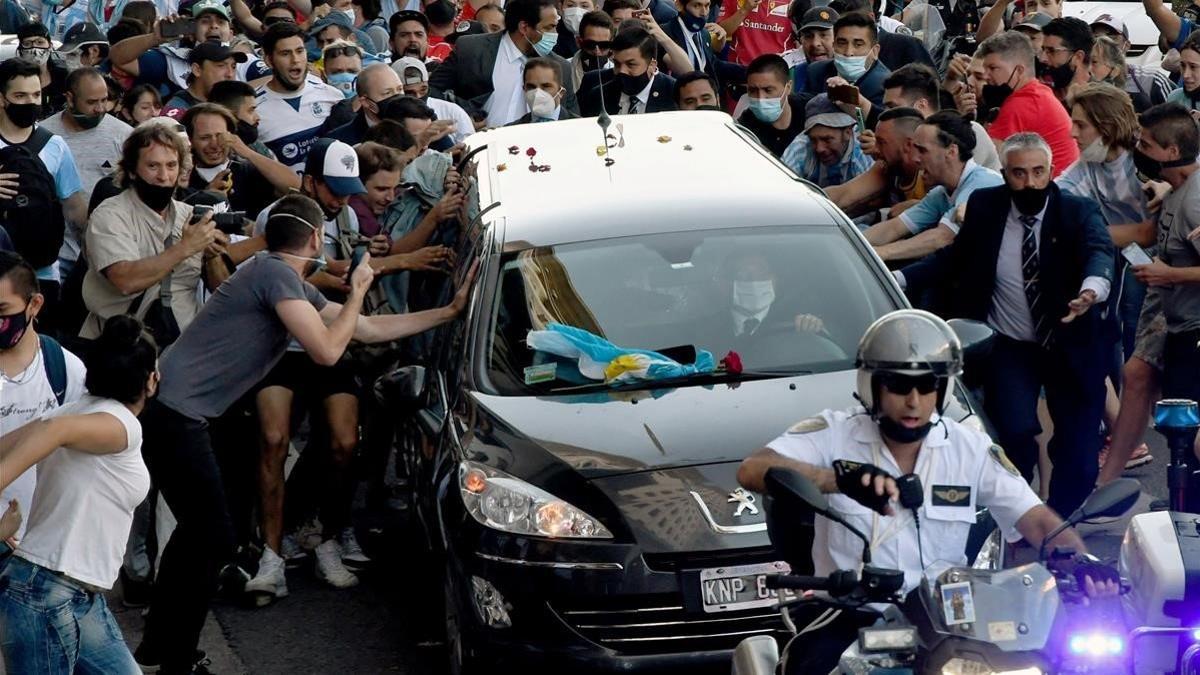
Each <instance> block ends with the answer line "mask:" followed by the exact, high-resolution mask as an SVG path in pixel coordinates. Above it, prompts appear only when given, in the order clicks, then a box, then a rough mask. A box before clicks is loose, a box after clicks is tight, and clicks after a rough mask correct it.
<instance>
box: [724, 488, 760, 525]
mask: <svg viewBox="0 0 1200 675" xmlns="http://www.w3.org/2000/svg"><path fill="white" fill-rule="evenodd" d="M725 501H726V502H728V503H730V504H735V503H736V504H737V505H738V506H737V509H736V510H734V512H733V517H734V518H738V517H740V516H741V515H742V513H743V512H744V511H746V510H747V509H749V511H750V515H752V516H757V515H758V507H757V506H755V505H754V495H752V494H750V493H749V492H746V490H745V489H743V488H738V489H736V490H734V491H733V492H730V493H729V499H726V500H725Z"/></svg>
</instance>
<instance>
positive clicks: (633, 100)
mask: <svg viewBox="0 0 1200 675" xmlns="http://www.w3.org/2000/svg"><path fill="white" fill-rule="evenodd" d="M638 103H641V101H639V100H638V99H637V97H635V96H630V97H629V114H630V115H636V114H638Z"/></svg>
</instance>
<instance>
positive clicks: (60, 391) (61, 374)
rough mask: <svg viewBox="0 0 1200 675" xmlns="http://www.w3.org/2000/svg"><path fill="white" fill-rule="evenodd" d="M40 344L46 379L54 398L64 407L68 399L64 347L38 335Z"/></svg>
mask: <svg viewBox="0 0 1200 675" xmlns="http://www.w3.org/2000/svg"><path fill="white" fill-rule="evenodd" d="M38 342H40V343H41V348H42V367H44V368H45V369H46V379H47V380H49V382H50V388H51V389H52V390H54V398H56V399H58V404H59V405H62V404H63V400H64V399H65V398H66V397H67V358H66V357H65V356H64V355H63V348H62V345H60V344H58V340H55V339H54V338H52V337H50V336H49V335H42V334H40V333H39V334H38Z"/></svg>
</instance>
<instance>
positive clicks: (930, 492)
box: [738, 309, 1118, 673]
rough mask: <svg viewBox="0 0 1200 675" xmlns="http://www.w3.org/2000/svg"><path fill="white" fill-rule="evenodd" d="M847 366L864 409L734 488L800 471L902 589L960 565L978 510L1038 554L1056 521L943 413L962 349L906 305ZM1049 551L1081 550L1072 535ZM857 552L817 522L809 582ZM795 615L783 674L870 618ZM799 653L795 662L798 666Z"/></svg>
mask: <svg viewBox="0 0 1200 675" xmlns="http://www.w3.org/2000/svg"><path fill="white" fill-rule="evenodd" d="M856 365H857V368H858V387H857V389H858V392H857V396H856V398H858V400H859V401H860V402H861V403H862V407H854V408H851V409H849V410H845V411H841V410H825V411H823V412H821V413H820V414H818V415H816V416H814V417H810V418H807V419H805V420H802V421H800V422H798V423H797V424H795V425H794V426H792V427H791V428H790V429H788V430H787V432H786V433H784V434H783V435H782V436H780V437H779V438H777V439H775V440H774V441H771V442H770V443H769V444H767V447H765V448H762V449H760V450H758V451H756V452H755V453H753V454H752V455H750V456H749V457H747V458H746V459H745V461H743V462H742V465H741V466H740V467H739V469H738V482H739V483H741V485H742V486H743V487H745V488H746V489H748V490H754V491H758V492H763V491H764V484H763V477H764V476H765V474H766V472H767V470H768V469H770V468H771V467H775V466H783V467H788V468H791V469H794V470H796V471H799V472H800V473H801V474H803V475H804V476H805V477H807V478H808V479H809V480H811V481H813V482H814V483H815V484H816V485H817V486H818V487H820V489H821V491H822V492H825V493H828V494H829V505H830V508H831V509H832V510H835V511H837V512H838V513H840V514H841V515H842V516H843V517H844V518H845V519H846V520H847V521H848V522H849V523H850V524H852V525H854V526H855V527H856V528H857V529H858V530H859V531H861V532H863V533H864V534H866V535H867V538H868V539H869V541H870V546H871V555H872V564H874V565H876V566H878V567H883V568H890V569H897V570H902V571H904V573H905V578H904V588H903V592H905V593H908V592H909V591H911V590H913V589H914V588H916V587H918V586H919V584H920V579H921V577H922V575H923V573H928V575H929V576H930V578H933V577H934V576H935V575H937V574H939V573H940V572H941V571H943V570H944V569H946V568H947V567H951V566H965V565H966V564H967V558H966V553H965V551H966V546H967V537H968V535H969V533H970V530H971V526H972V525H973V524H974V523H975V512H976V510H977V509H978V508H980V507H987V509H988V510H989V511H990V512H991V514H992V517H993V518H994V519H995V520H996V523H997V524H998V525H999V527H1000V528H1001V530H1002V532H1003V533H1004V536H1005V538H1006V539H1007V540H1008V541H1010V542H1012V541H1017V540H1018V539H1021V538H1024V539H1025V540H1026V541H1028V542H1030V543H1031V544H1032V545H1034V546H1040V545H1041V544H1042V541H1043V539H1044V538H1045V536H1046V535H1047V534H1049V533H1050V531H1051V530H1053V529H1054V528H1055V527H1057V526H1058V525H1059V524H1060V523H1062V520H1061V519H1060V518H1059V516H1058V515H1057V514H1055V513H1054V512H1053V511H1052V510H1050V508H1049V507H1047V506H1046V505H1045V504H1043V503H1042V501H1041V500H1040V499H1039V498H1038V496H1037V495H1036V494H1034V492H1033V490H1031V489H1030V487H1029V485H1028V483H1026V482H1025V481H1024V480H1023V479H1022V478H1021V475H1020V473H1019V472H1018V471H1017V470H1016V468H1014V467H1013V465H1012V463H1011V462H1009V460H1008V458H1007V457H1005V455H1004V451H1003V450H1002V449H1001V448H1000V447H999V446H997V445H995V444H993V443H992V441H991V439H990V438H989V437H988V436H987V434H985V433H983V432H981V431H977V430H975V429H972V428H971V427H968V426H966V425H963V424H960V423H958V422H956V421H954V420H952V419H948V418H945V417H942V416H941V412H942V410H943V407H944V404H945V399H946V396H947V395H948V394H949V393H950V391H951V387H953V386H954V379H955V378H956V377H958V376H960V375H961V374H962V367H963V352H962V345H961V343H960V342H959V339H958V337H957V336H956V335H955V333H954V331H953V330H952V329H951V328H950V326H949V325H948V324H946V322H945V321H942V320H941V319H940V318H938V317H937V316H935V315H933V314H930V313H928V312H923V311H919V310H911V309H905V310H899V311H896V312H892V313H890V314H887V315H886V316H884V317H882V318H880V319H879V320H878V321H876V322H875V323H873V324H872V325H871V326H870V327H869V328H868V329H867V331H866V333H865V334H864V335H863V337H862V340H861V341H860V342H859V345H858V356H857V363H856ZM1067 470H1069V468H1068V469H1067ZM907 474H917V475H918V476H919V477H920V479H921V484H922V486H924V492H925V494H924V503H923V504H922V505H921V506H920V508H919V509H918V514H919V528H918V527H917V525H918V523H917V522H915V521H916V519H915V518H914V515H913V513H912V512H911V511H909V510H907V509H902V508H901V507H900V505H899V502H898V499H899V496H900V494H899V489H898V487H897V478H898V477H901V476H905V475H907ZM1050 546H1051V547H1055V546H1058V547H1069V548H1071V549H1074V551H1076V552H1077V553H1079V554H1083V553H1085V552H1086V547H1085V546H1084V544H1083V540H1082V539H1080V537H1079V535H1078V534H1077V533H1076V532H1075V531H1074V530H1073V529H1067V530H1065V531H1064V532H1063V533H1062V534H1060V535H1058V536H1057V537H1056V538H1055V539H1054V541H1052V542H1050ZM862 549H863V544H862V541H861V540H860V539H859V538H857V537H856V536H855V535H853V534H852V533H851V532H850V531H849V530H848V529H847V528H845V527H843V526H842V525H840V524H837V523H834V522H832V521H830V520H828V519H825V518H817V522H816V523H815V524H814V539H813V547H812V554H813V566H814V569H815V573H816V574H818V575H827V574H829V573H831V572H833V571H835V570H838V569H858V568H859V566H860V564H861V560H862ZM926 567H928V569H926ZM1077 572H1082V575H1081V576H1082V577H1083V579H1082V580H1083V584H1084V586H1085V587H1086V589H1087V591H1088V593H1089V595H1110V594H1115V593H1116V592H1117V590H1118V585H1117V576H1116V572H1115V570H1112V569H1111V568H1108V567H1105V566H1102V565H1098V564H1094V563H1091V564H1086V563H1085V565H1084V566H1082V567H1081V568H1077ZM794 618H795V622H796V625H797V626H805V625H808V632H810V633H812V634H813V639H812V640H806V641H805V644H804V650H803V652H804V653H803V654H801V655H798V654H791V655H790V656H791V658H790V659H789V664H788V666H789V667H788V671H789V672H811V673H817V672H821V673H824V672H829V670H830V669H832V668H833V667H834V666H836V665H837V660H838V656H839V655H840V654H841V653H842V651H843V650H844V649H845V647H846V646H848V645H849V644H850V643H852V642H853V641H854V640H855V638H856V637H857V633H858V629H859V628H860V627H863V626H864V625H869V623H870V622H871V620H870V619H866V620H864V619H863V618H862V617H861V616H857V615H849V614H848V613H842V615H840V616H832V617H831V616H829V613H828V612H825V613H824V614H822V615H821V616H820V617H818V616H815V615H814V616H812V617H804V616H796V617H794ZM801 632H804V630H802V631H801ZM798 656H799V657H801V658H802V660H803V662H804V663H803V664H798V663H796V660H797V657H798ZM797 666H798V667H799V668H800V669H799V670H794V668H795V667H797Z"/></svg>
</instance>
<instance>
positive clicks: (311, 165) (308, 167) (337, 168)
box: [304, 138, 367, 197]
mask: <svg viewBox="0 0 1200 675" xmlns="http://www.w3.org/2000/svg"><path fill="white" fill-rule="evenodd" d="M304 174H305V175H307V176H312V177H313V178H320V179H321V182H322V183H325V185H326V186H327V187H328V188H329V190H330V191H331V192H333V194H335V195H337V196H339V197H349V196H350V195H360V194H362V193H364V192H366V191H367V188H366V187H365V186H363V183H362V181H361V180H359V178H358V154H357V153H355V152H354V148H352V147H350V146H349V145H346V144H345V143H343V142H341V141H335V140H333V139H332V138H322V139H320V140H318V141H317V142H316V143H314V144H313V146H312V148H311V149H310V150H309V151H308V157H306V158H305V159H304Z"/></svg>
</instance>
